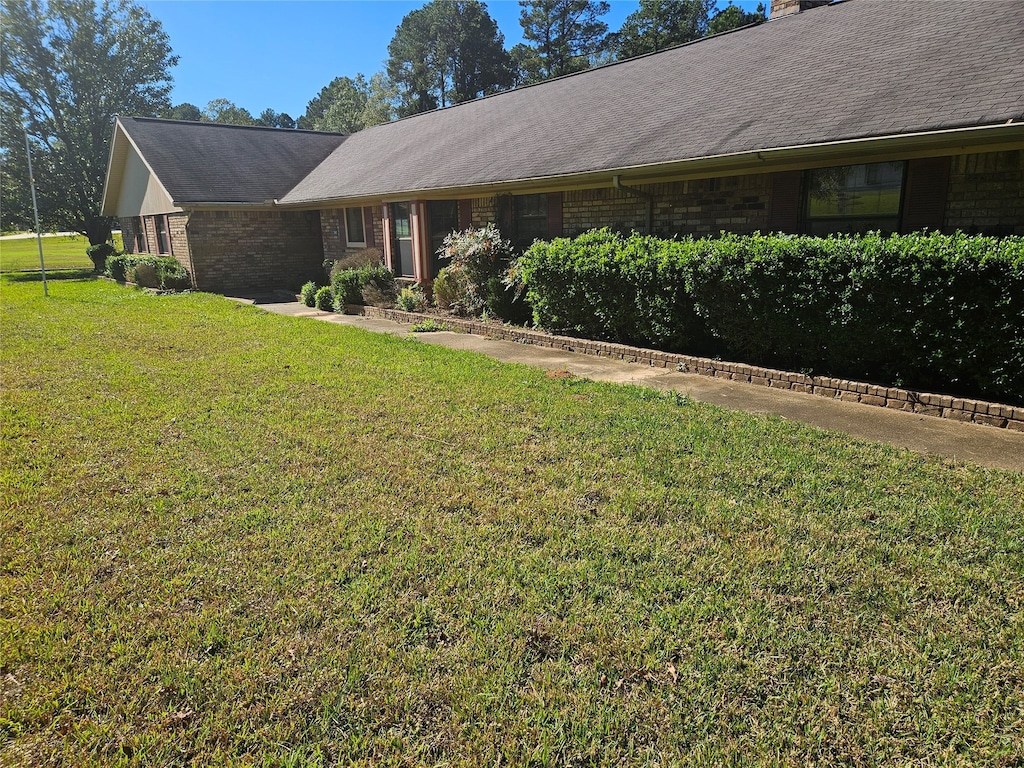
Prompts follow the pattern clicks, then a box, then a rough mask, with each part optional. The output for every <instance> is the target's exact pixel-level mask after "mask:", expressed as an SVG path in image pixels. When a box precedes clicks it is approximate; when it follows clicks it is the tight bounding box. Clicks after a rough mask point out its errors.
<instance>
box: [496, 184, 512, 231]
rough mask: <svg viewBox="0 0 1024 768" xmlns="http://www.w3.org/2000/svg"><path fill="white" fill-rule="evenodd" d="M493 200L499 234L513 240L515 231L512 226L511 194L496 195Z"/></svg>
mask: <svg viewBox="0 0 1024 768" xmlns="http://www.w3.org/2000/svg"><path fill="white" fill-rule="evenodd" d="M494 202H495V205H494V207H495V210H496V212H497V215H498V222H497V223H498V229H499V230H501V236H502V237H504V238H506V239H509V240H515V232H514V231H513V226H512V195H498V197H497V199H496V200H495V201H494Z"/></svg>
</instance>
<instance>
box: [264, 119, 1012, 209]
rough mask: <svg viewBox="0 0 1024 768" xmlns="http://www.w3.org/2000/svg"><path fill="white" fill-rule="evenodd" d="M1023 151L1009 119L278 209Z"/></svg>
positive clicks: (293, 203) (292, 203) (285, 203)
mask: <svg viewBox="0 0 1024 768" xmlns="http://www.w3.org/2000/svg"><path fill="white" fill-rule="evenodd" d="M1022 148H1024V122H1019V121H1018V122H1014V121H1010V122H1007V123H1000V124H997V125H985V126H970V127H962V128H948V129H938V130H930V131H918V132H914V133H902V134H892V135H887V136H869V137H862V138H855V139H842V140H838V141H827V142H819V143H814V144H800V145H793V146H785V147H773V148H769V149H758V150H748V151H743V152H730V153H724V154H720V155H706V156H703V157H693V158H686V159H684V160H676V161H670V162H661V163H652V164H648V165H634V166H620V167H612V168H602V169H598V170H594V171H585V172H580V173H571V174H554V175H550V176H536V177H531V178H521V179H514V180H509V181H501V182H488V183H481V184H469V185H458V186H448V187H431V188H424V189H402V190H394V191H388V192H383V193H381V194H379V195H358V196H344V195H340V196H332V197H325V198H315V199H314V198H309V199H304V200H288V199H287V196H285V198H283V199H282V200H279V201H276V202H277V205H278V207H281V208H297V209H303V208H305V209H310V208H323V207H335V206H341V205H360V204H367V203H372V202H378V201H381V200H383V201H385V202H387V201H401V200H410V199H425V200H428V199H451V198H455V197H482V196H486V195H491V194H514V193H527V192H530V191H532V190H544V191H550V192H555V191H560V190H561V191H565V190H570V189H586V188H598V187H606V186H609V185H610V184H611V177H612V176H621V177H623V181H626V182H628V183H631V184H643V183H655V182H665V181H685V180H687V179H698V178H707V177H709V176H738V175H746V174H750V173H768V172H775V171H785V170H800V169H805V168H816V167H818V168H820V167H824V166H834V165H853V164H856V163H860V162H883V161H886V160H903V159H913V158H916V157H933V156H941V155H956V154H964V153H969V152H974V151H985V152H995V151H1000V150H1003V149H1022Z"/></svg>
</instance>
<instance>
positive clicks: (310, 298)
mask: <svg viewBox="0 0 1024 768" xmlns="http://www.w3.org/2000/svg"><path fill="white" fill-rule="evenodd" d="M316 290H317V284H316V283H314V282H313V281H312V280H310V281H309V282H308V283H306V284H305V285H303V286H302V290H300V291H299V295H300V296H301V297H302V303H303V304H305V305H306V306H307V307H315V306H316Z"/></svg>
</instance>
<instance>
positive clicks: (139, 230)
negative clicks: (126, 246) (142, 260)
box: [132, 216, 149, 253]
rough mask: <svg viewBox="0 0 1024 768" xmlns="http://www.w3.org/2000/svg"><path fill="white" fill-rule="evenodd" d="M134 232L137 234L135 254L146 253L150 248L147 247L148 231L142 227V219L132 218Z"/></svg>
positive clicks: (138, 217)
mask: <svg viewBox="0 0 1024 768" xmlns="http://www.w3.org/2000/svg"><path fill="white" fill-rule="evenodd" d="M132 231H133V232H134V233H135V252H136V253H145V252H146V251H147V250H148V248H149V246H147V245H146V229H145V227H143V226H142V217H141V216H134V217H132Z"/></svg>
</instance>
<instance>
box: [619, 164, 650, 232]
mask: <svg viewBox="0 0 1024 768" xmlns="http://www.w3.org/2000/svg"><path fill="white" fill-rule="evenodd" d="M621 179H622V177H621V176H619V175H617V174H616V175H615V176H612V186H613V187H615V188H616V189H617V190H619V191H620V192H625V193H626V194H627V195H634V196H635V197H640V198H643V199H644V200H646V201H647V232H646V234H648V235H653V234H654V231H653V230H654V195H653V194H651V193H650V192H641V191H640V190H639V189H637V188H636V187H627V186H626V185H625V184H623V183H622V181H621Z"/></svg>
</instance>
